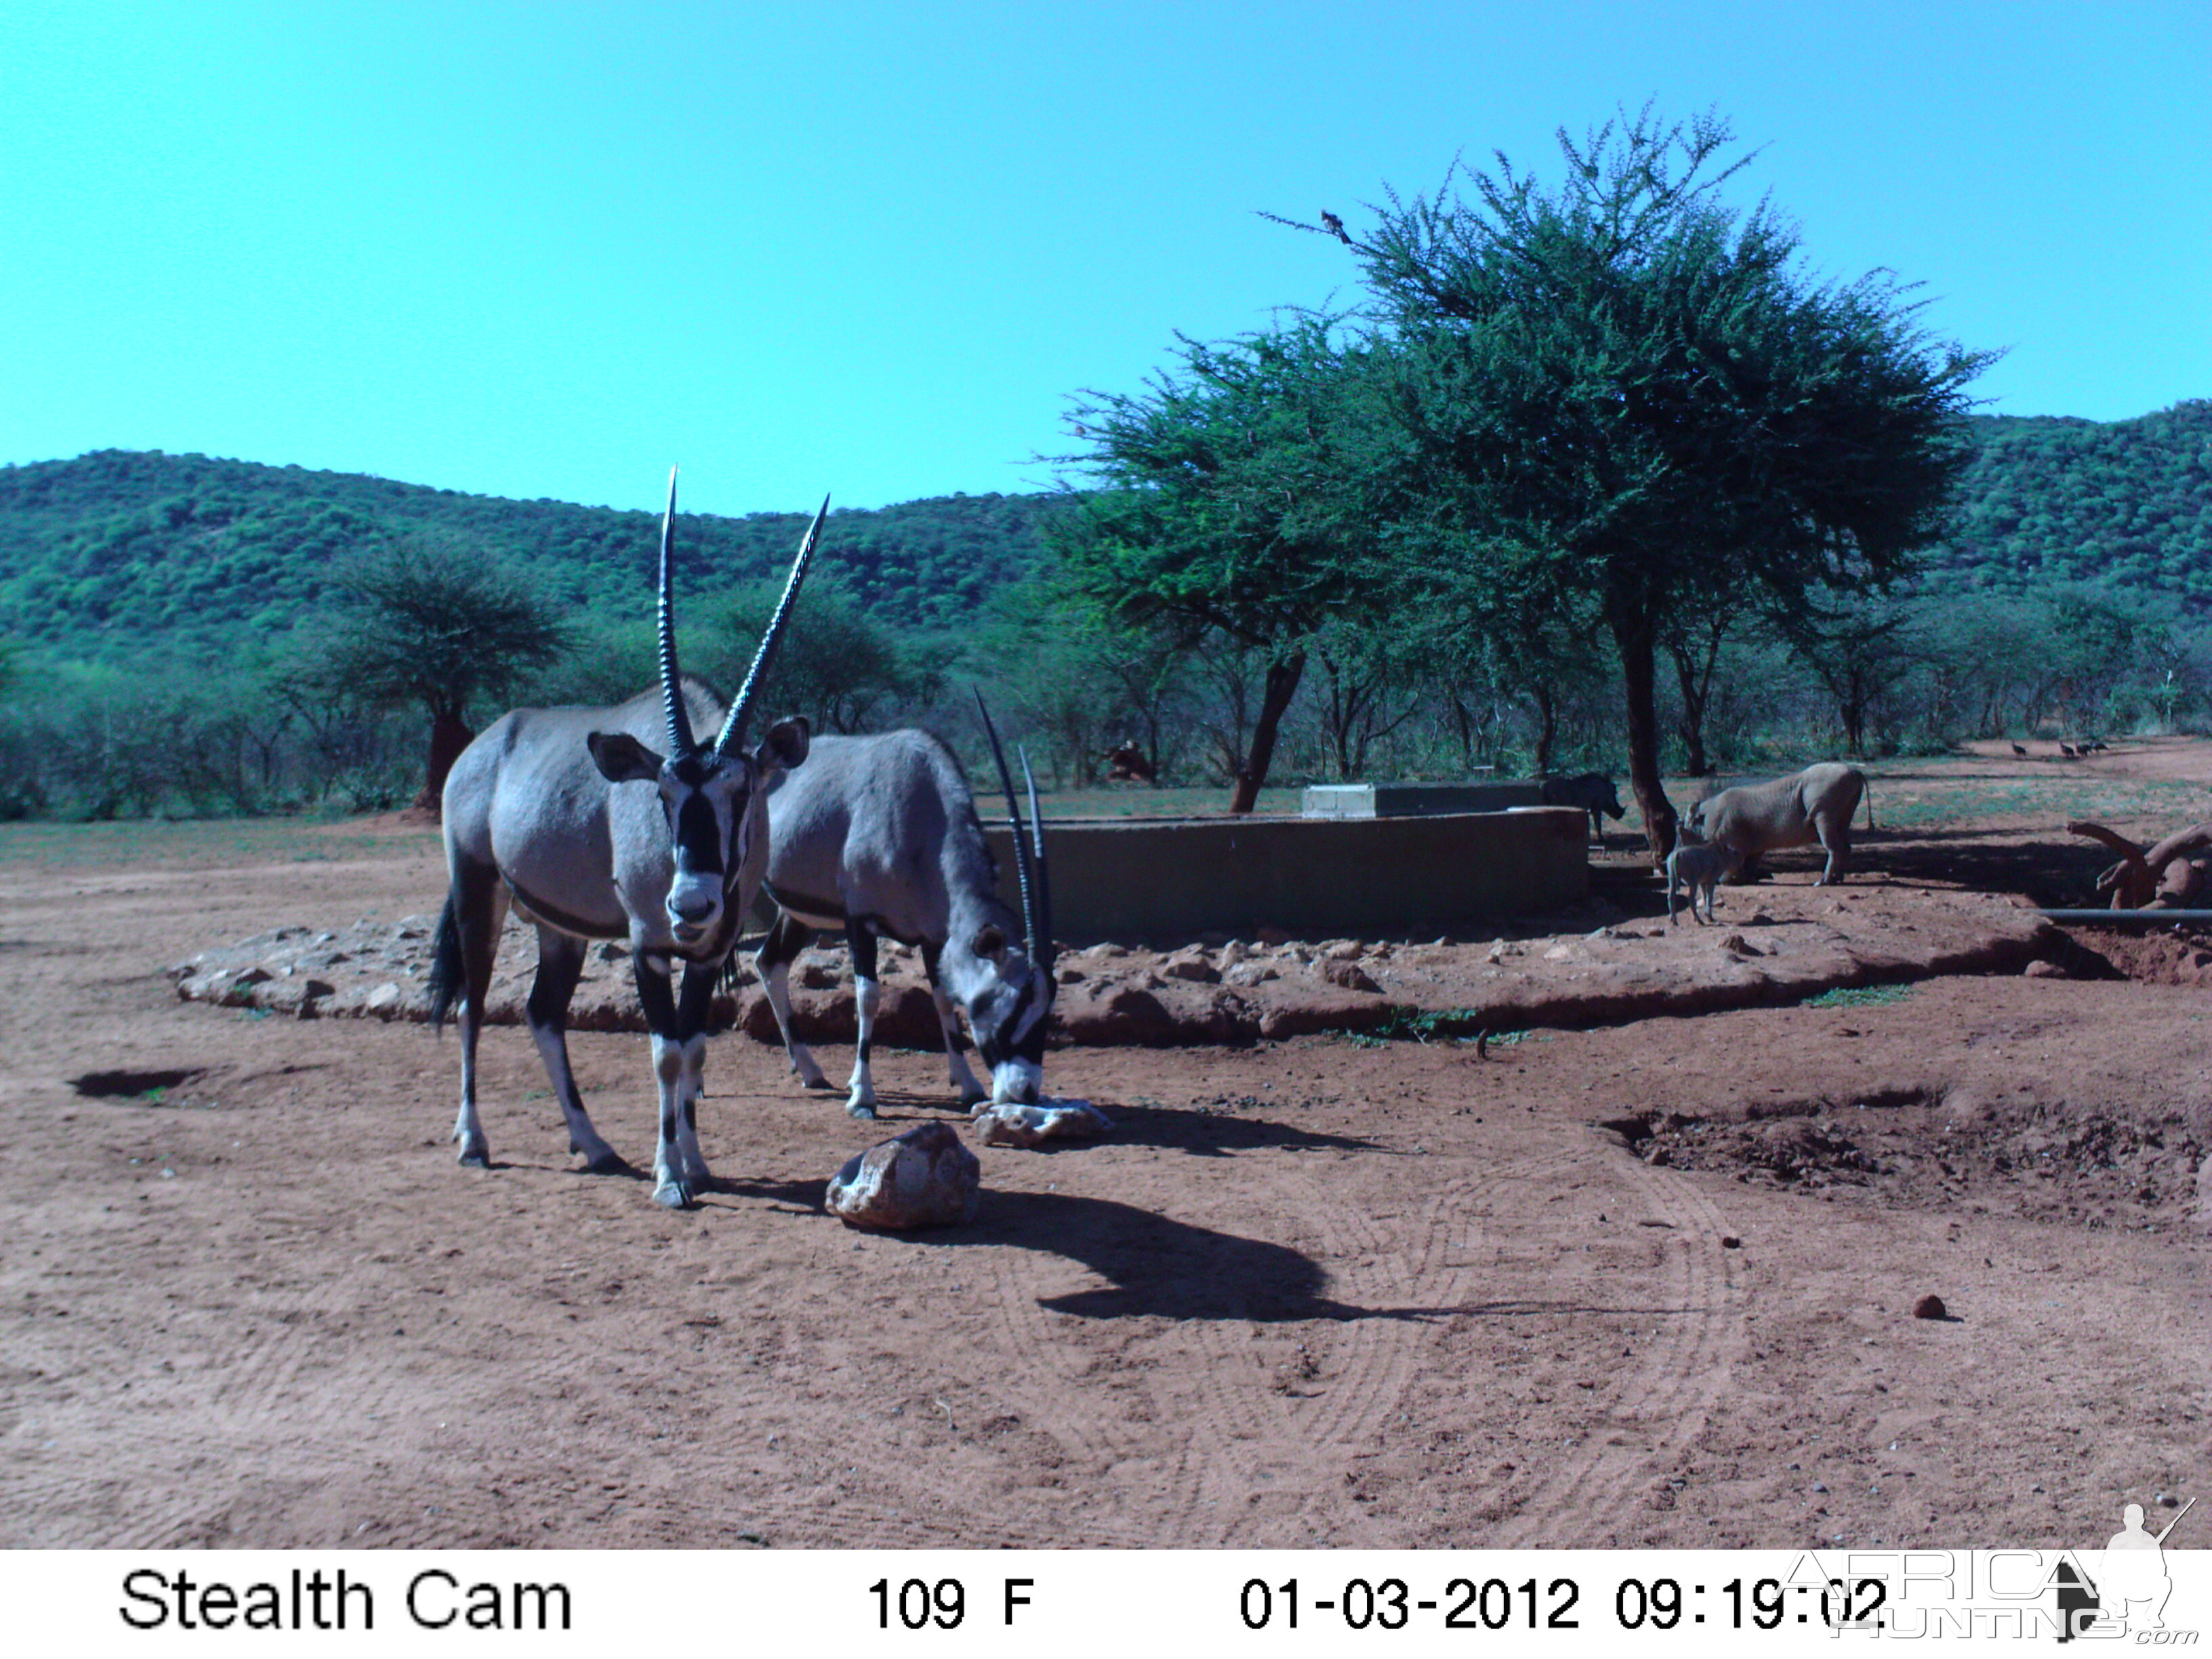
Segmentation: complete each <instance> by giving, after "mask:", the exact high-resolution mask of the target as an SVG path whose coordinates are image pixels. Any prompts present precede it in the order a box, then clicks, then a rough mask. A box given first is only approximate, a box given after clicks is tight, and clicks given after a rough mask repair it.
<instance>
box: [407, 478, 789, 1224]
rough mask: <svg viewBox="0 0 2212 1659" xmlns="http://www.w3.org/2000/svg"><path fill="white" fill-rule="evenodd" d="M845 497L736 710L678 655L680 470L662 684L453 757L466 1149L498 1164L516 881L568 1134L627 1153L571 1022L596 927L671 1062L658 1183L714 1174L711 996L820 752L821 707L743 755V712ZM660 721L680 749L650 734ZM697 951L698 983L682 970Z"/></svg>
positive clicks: (441, 1001)
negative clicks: (626, 964)
mask: <svg viewBox="0 0 2212 1659" xmlns="http://www.w3.org/2000/svg"><path fill="white" fill-rule="evenodd" d="M827 513H829V502H828V501H826V500H825V501H823V503H822V511H821V512H820V513H816V514H815V516H814V522H813V524H812V526H811V527H809V529H808V530H807V532H806V535H805V539H804V540H803V541H801V542H800V544H799V556H798V557H797V558H796V559H794V560H793V562H792V566H791V576H790V579H789V580H787V582H786V583H785V584H784V589H783V598H782V599H781V601H780V602H779V603H778V605H777V606H776V609H775V615H774V617H771V618H770V620H769V625H768V629H767V631H766V632H765V633H764V634H763V635H762V636H761V642H760V648H759V649H758V650H757V652H755V653H754V655H753V660H752V666H751V668H750V671H748V672H747V673H746V675H745V683H744V687H743V689H742V690H739V691H738V697H737V701H736V702H733V703H732V704H731V705H730V707H729V709H728V711H727V713H724V712H723V711H722V710H720V708H716V707H715V706H714V699H713V698H712V697H711V696H708V694H707V692H706V690H704V688H702V686H700V685H699V684H697V683H696V682H694V681H686V680H685V679H684V678H683V677H682V675H681V674H679V673H678V670H677V665H676V628H675V619H674V614H673V607H672V605H671V598H670V550H671V546H672V544H673V542H674V538H675V525H676V475H675V473H674V472H673V471H671V472H670V474H669V477H668V511H667V513H666V514H665V516H664V517H663V518H662V520H661V524H660V606H659V611H660V684H659V687H658V688H657V689H656V690H652V691H645V692H641V693H640V694H639V695H638V696H635V697H633V698H631V699H630V700H629V702H625V703H621V704H617V706H616V707H614V708H518V709H516V710H514V711H513V713H512V714H505V715H502V716H501V718H500V719H499V720H496V721H495V722H494V723H493V724H492V725H491V726H489V727H488V728H486V730H485V731H484V732H483V735H482V736H481V737H479V738H477V740H476V741H475V742H474V743H472V744H470V745H469V746H468V748H467V749H466V750H465V751H463V753H462V755H461V757H460V758H459V760H457V761H456V762H454V763H453V772H452V773H451V775H449V776H448V777H447V780H446V794H445V812H446V866H447V872H448V873H449V875H450V878H451V883H452V885H451V890H450V892H449V894H448V896H447V900H446V908H445V914H444V915H442V916H441V917H440V918H439V921H438V937H437V945H436V951H435V963H434V965H433V967H432V969H431V976H430V1000H431V1015H432V1018H433V1020H434V1022H435V1023H436V1024H443V1023H444V1021H445V1018H446V1016H447V1013H448V1012H451V1011H452V1010H453V1006H454V1004H455V1002H456V1000H458V1001H459V1006H460V1015H459V1020H460V1028H461V1110H460V1116H459V1119H458V1120H457V1121H455V1123H454V1125H453V1139H455V1140H457V1141H459V1143H460V1147H461V1153H460V1161H461V1162H462V1163H464V1164H484V1163H486V1162H488V1160H489V1148H488V1146H487V1144H486V1142H485V1140H484V1133H483V1125H482V1123H480V1122H479V1121H478V1120H477V1081H476V1079H477V1073H476V1057H477V1031H478V1030H479V1028H480V1027H481V1026H482V1025H483V1006H484V993H485V990H486V988H487V987H489V984H490V983H491V970H492V960H493V957H494V956H495V954H496V952H497V951H498V949H499V934H500V927H501V923H502V921H504V920H505V917H506V912H507V903H508V902H509V900H510V898H512V901H513V903H514V905H515V907H516V908H518V909H519V910H520V911H521V913H522V914H523V915H526V916H527V917H529V918H530V920H531V921H534V922H536V923H537V924H538V976H537V979H536V981H534V982H533V983H532V987H531V991H530V1002H529V1018H530V1033H531V1036H532V1037H534V1038H535V1039H536V1040H537V1042H538V1053H539V1054H542V1055H543V1056H544V1060H545V1070H546V1073H547V1075H549V1076H550V1078H551V1079H552V1080H553V1092H554V1094H555V1095H556V1097H558V1099H559V1100H560V1102H561V1109H562V1112H563V1113H564V1114H565V1115H567V1117H568V1143H569V1149H570V1150H571V1151H572V1152H581V1153H582V1154H583V1155H584V1158H585V1167H586V1168H587V1169H590V1170H611V1169H620V1168H622V1167H623V1164H622V1160H621V1159H620V1158H618V1157H617V1155H616V1154H615V1152H614V1150H613V1148H611V1146H608V1145H607V1143H606V1142H605V1141H604V1140H602V1139H600V1138H599V1133H598V1132H597V1131H596V1130H594V1129H593V1128H592V1120H591V1118H590V1117H589V1116H588V1115H586V1113H585V1110H584V1103H583V1100H582V1098H581V1097H580V1096H579V1095H578V1094H577V1092H576V1082H575V1079H574V1076H573V1075H572V1074H571V1073H570V1072H569V1069H568V1041H567V1038H566V1036H565V1035H564V1031H565V1029H566V1022H567V1015H568V1000H569V998H570V997H572V996H573V995H574V994H575V989H576V981H577V979H578V977H579V976H580V975H581V973H582V972H583V967H584V951H585V944H586V940H589V939H623V940H625V941H627V942H628V944H629V950H630V957H631V962H632V964H633V966H634V968H635V973H636V979H637V997H638V1000H639V1001H640V1002H641V1004H643V1005H644V1008H645V1018H646V1023H647V1025H648V1026H650V1027H651V1029H652V1031H653V1073H654V1075H655V1076H656V1077H657V1078H658V1079H659V1087H660V1133H659V1145H658V1146H657V1147H656V1148H655V1150H654V1152H653V1183H654V1184H653V1197H654V1199H655V1200H658V1201H659V1202H660V1203H663V1204H665V1205H669V1206H671V1207H680V1206H684V1205H687V1204H689V1203H690V1202H691V1200H693V1199H694V1198H696V1196H697V1194H698V1193H699V1191H700V1190H701V1188H702V1187H703V1186H704V1185H705V1183H706V1182H707V1180H708V1171H707V1162H706V1159H705V1158H703V1157H702V1156H701V1155H700V1152H699V1136H698V1128H697V1124H696V1114H697V1109H698V1099H699V1093H700V1087H701V1067H702V1063H703V1061H704V1060H705V1058H706V1048H707V1038H706V1030H707V1018H708V1005H709V1003H710V1001H711V1000H712V998H713V996H714V981H715V979H716V976H717V975H719V974H720V971H721V969H722V965H723V963H725V962H726V961H727V960H728V958H729V956H730V953H731V951H732V950H733V949H735V948H736V945H737V942H738V930H739V927H740V924H741V921H742V919H743V917H744V913H745V910H746V909H747V908H748V907H749V906H750V904H751V902H752V899H753V895H754V893H755V892H756V891H757V889H758V888H759V885H760V880H761V875H762V872H763V870H764V869H765V868H766V867H767V864H768V804H767V799H766V796H765V793H764V790H765V787H766V786H767V785H768V784H769V782H770V781H772V780H774V779H775V778H776V777H778V776H781V775H783V774H784V773H786V772H787V771H788V770H789V769H792V768H793V767H796V766H798V765H799V763H801V762H802V761H804V760H805V758H806V754H807V731H806V723H805V721H804V720H786V721H783V722H782V723H781V724H780V725H777V726H774V727H773V728H771V729H770V730H769V733H768V735H767V736H766V737H764V738H762V740H761V743H760V745H759V747H758V748H757V749H755V750H753V751H752V752H751V753H750V754H747V753H745V752H744V730H745V721H746V717H747V716H748V714H750V712H751V708H752V705H753V701H754V699H755V698H756V697H757V696H758V694H759V691H760V687H761V683H762V679H763V676H764V675H765V674H766V672H767V670H768V665H769V660H770V659H771V658H772V657H773V656H774V655H775V647H776V643H777V641H778V640H779V639H781V636H782V634H783V631H784V629H785V628H786V626H787V624H788V623H789V621H790V617H791V606H792V602H793V599H795V598H796V597H797V596H798V592H799V580H800V579H801V578H802V577H803V576H804V575H805V574H806V565H807V561H808V560H809V559H810V558H811V556H813V552H814V544H815V542H816V540H817V538H819V537H820V535H821V533H822V520H823V517H824V516H825V515H827ZM717 722H719V723H720V730H719V732H718V733H717V735H716V736H715V738H714V741H713V742H712V743H711V744H704V745H702V744H700V743H699V742H698V741H697V740H696V738H694V737H693V735H692V733H693V732H694V730H695V729H696V730H707V729H708V728H710V727H711V726H714V725H715V723H717ZM656 736H659V737H660V738H661V739H662V740H663V741H664V742H665V746H666V750H667V752H666V754H665V755H661V754H656V753H655V752H654V751H653V749H652V748H651V747H650V746H649V744H651V742H652V741H653V739H654V738H655V737H656ZM678 963H681V964H682V965H683V969H684V981H683V986H682V988H681V989H680V990H678V988H677V987H676V986H675V984H674V976H675V972H676V968H677V965H678Z"/></svg>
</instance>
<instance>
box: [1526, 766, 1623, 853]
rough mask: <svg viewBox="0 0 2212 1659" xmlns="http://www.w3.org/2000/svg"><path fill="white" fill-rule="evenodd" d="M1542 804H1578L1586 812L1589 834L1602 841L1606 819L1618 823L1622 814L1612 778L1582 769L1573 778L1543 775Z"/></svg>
mask: <svg viewBox="0 0 2212 1659" xmlns="http://www.w3.org/2000/svg"><path fill="white" fill-rule="evenodd" d="M1544 805H1547V806H1579V807H1581V808H1582V809H1583V811H1585V812H1587V813H1589V821H1590V835H1591V836H1592V837H1593V838H1594V839H1595V840H1597V841H1603V840H1604V839H1605V819H1606V818H1611V819H1613V821H1614V822H1616V823H1618V822H1619V821H1620V817H1621V811H1620V796H1619V795H1617V794H1615V793H1613V780H1612V779H1611V778H1609V777H1607V776H1606V775H1605V774H1604V773H1602V772H1585V773H1583V775H1581V776H1580V777H1575V778H1546V779H1545V780H1544ZM1601 814H1602V815H1603V816H1602V817H1601V816H1600V815H1601Z"/></svg>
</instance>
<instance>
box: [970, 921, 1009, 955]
mask: <svg viewBox="0 0 2212 1659" xmlns="http://www.w3.org/2000/svg"><path fill="white" fill-rule="evenodd" d="M973 949H974V950H975V954H976V955H977V956H979V957H987V958H988V959H989V960H990V961H993V962H996V961H998V960H999V959H1000V957H1004V956H1005V955H1006V935H1005V934H1004V933H1000V931H999V930H998V929H997V928H996V927H990V926H985V927H981V928H978V929H977V930H976V933H975V945H974V946H973Z"/></svg>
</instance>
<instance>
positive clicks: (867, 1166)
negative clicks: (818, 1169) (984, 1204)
mask: <svg viewBox="0 0 2212 1659" xmlns="http://www.w3.org/2000/svg"><path fill="white" fill-rule="evenodd" d="M982 1170H983V1166H982V1165H981V1164H979V1163H977V1162H976V1160H975V1153H973V1152H969V1150H968V1148H967V1147H966V1146H963V1145H962V1144H961V1141H960V1137H959V1136H958V1135H957V1134H956V1133H953V1131H952V1129H951V1127H949V1126H947V1125H945V1124H943V1123H925V1124H923V1125H922V1126H921V1127H920V1128H918V1129H909V1130H908V1131H907V1132H906V1133H904V1134H902V1135H900V1136H898V1137H897V1138H896V1139H892V1140H885V1141H879V1142H878V1143H877V1144H876V1145H875V1146H871V1147H869V1148H868V1150H867V1151H866V1152H862V1153H860V1155H859V1156H858V1157H856V1158H852V1159H851V1160H850V1161H848V1163H847V1164H846V1165H845V1167H844V1168H843V1169H842V1170H838V1171H837V1173H836V1175H835V1176H831V1177H830V1181H829V1191H828V1193H827V1194H825V1195H824V1199H823V1202H824V1204H825V1206H826V1207H827V1208H828V1209H829V1213H830V1214H831V1215H834V1216H836V1218H837V1219H838V1220H840V1221H842V1222H843V1223H844V1224H845V1225H847V1226H848V1227H881V1228H892V1229H898V1228H907V1227H945V1226H950V1225H952V1224H953V1223H955V1222H960V1221H973V1220H974V1219H975V1207H976V1206H977V1205H978V1204H980V1203H981V1201H982Z"/></svg>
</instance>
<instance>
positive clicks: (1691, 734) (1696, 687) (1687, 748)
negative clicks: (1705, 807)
mask: <svg viewBox="0 0 2212 1659" xmlns="http://www.w3.org/2000/svg"><path fill="white" fill-rule="evenodd" d="M1667 654H1668V656H1669V657H1671V658H1673V659H1674V680H1675V684H1677V685H1679V686H1680V688H1681V692H1682V749H1683V752H1684V755H1685V757H1686V762H1687V766H1688V770H1689V774H1690V775H1691V776H1692V777H1693V778H1702V777H1709V776H1711V774H1712V769H1713V763H1712V762H1711V760H1709V759H1708V758H1707V757H1706V755H1705V709H1706V707H1707V706H1708V705H1709V704H1710V703H1711V702H1712V696H1713V669H1714V667H1715V665H1717V663H1718V662H1719V661H1720V655H1721V636H1720V635H1719V633H1718V632H1717V631H1716V632H1715V633H1714V634H1713V635H1711V639H1710V641H1708V642H1707V646H1706V649H1705V660H1704V662H1702V663H1699V662H1698V661H1696V660H1695V659H1692V656H1691V654H1690V653H1689V651H1688V649H1687V648H1686V647H1683V646H1681V645H1679V644H1677V643H1676V642H1674V641H1671V640H1670V641H1668V644H1667Z"/></svg>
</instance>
